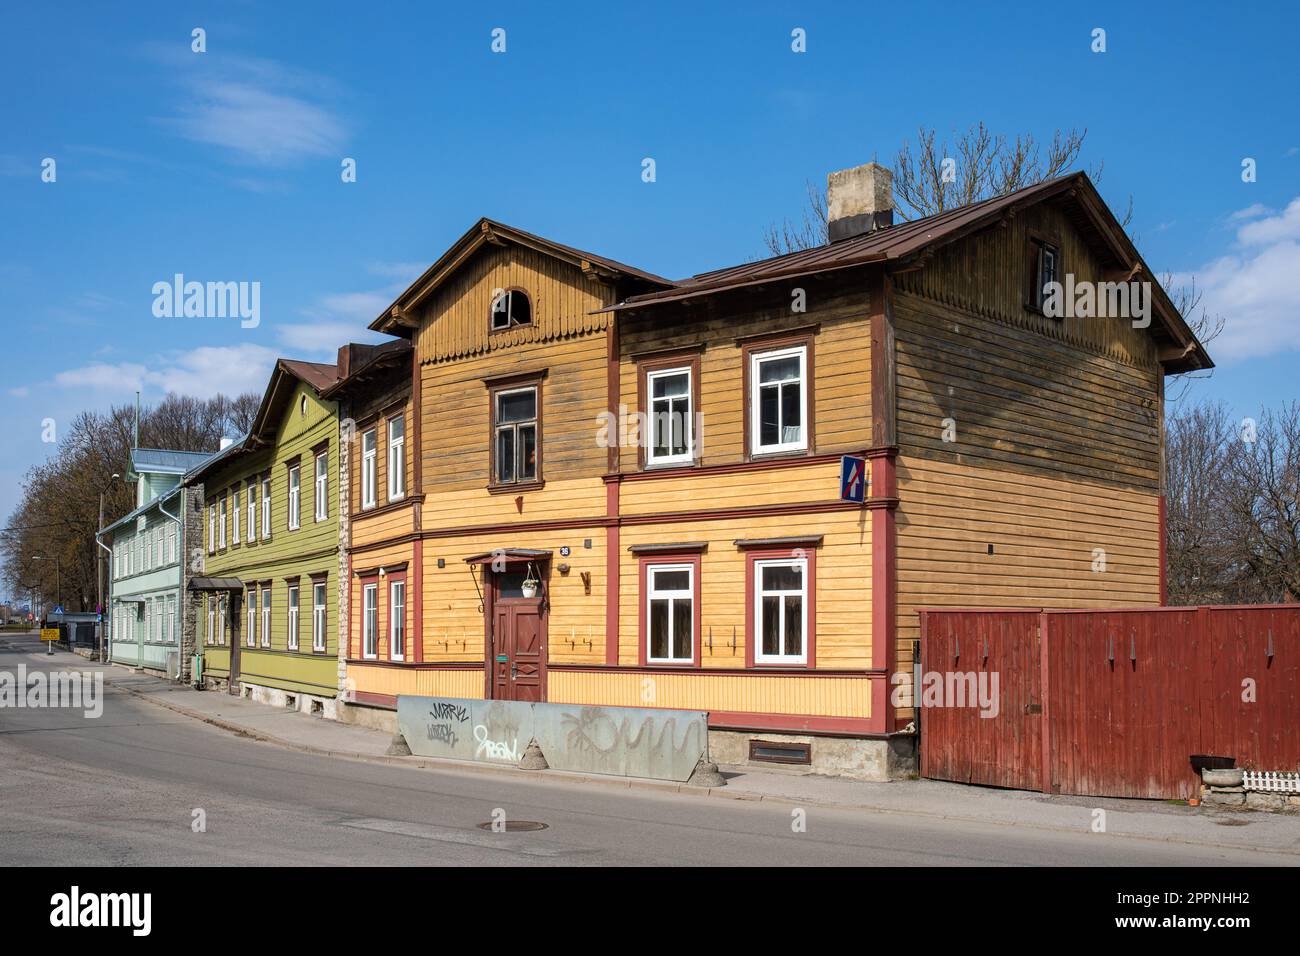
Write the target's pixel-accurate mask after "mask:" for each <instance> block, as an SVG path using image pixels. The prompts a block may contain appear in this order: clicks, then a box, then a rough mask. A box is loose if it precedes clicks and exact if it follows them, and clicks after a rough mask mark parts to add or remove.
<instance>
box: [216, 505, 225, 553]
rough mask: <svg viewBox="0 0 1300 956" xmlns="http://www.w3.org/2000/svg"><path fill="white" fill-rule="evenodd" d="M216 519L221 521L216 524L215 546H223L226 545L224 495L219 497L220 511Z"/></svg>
mask: <svg viewBox="0 0 1300 956" xmlns="http://www.w3.org/2000/svg"><path fill="white" fill-rule="evenodd" d="M217 520H218V521H219V522H221V523H220V524H219V525H217V547H219V548H224V547H225V546H226V499H225V498H224V497H223V498H222V499H221V512H220V514H219V515H218V516H217Z"/></svg>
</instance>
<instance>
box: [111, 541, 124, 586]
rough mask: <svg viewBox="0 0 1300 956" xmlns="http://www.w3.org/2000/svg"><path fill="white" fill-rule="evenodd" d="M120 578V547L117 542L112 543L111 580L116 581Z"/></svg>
mask: <svg viewBox="0 0 1300 956" xmlns="http://www.w3.org/2000/svg"><path fill="white" fill-rule="evenodd" d="M121 576H122V546H121V544H119V543H118V542H116V541H114V542H113V580H114V581H116V580H117V579H118V578H120V577H121Z"/></svg>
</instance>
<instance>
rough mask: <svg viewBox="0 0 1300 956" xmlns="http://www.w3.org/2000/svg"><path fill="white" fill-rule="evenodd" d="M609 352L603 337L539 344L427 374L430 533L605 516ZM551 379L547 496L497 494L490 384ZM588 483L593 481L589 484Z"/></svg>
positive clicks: (545, 445) (546, 419)
mask: <svg viewBox="0 0 1300 956" xmlns="http://www.w3.org/2000/svg"><path fill="white" fill-rule="evenodd" d="M607 368H608V365H607V362H606V343H605V337H604V336H603V335H585V336H581V337H575V338H571V339H565V340H563V341H556V342H549V343H533V344H529V345H521V346H519V347H518V348H515V349H511V350H510V351H509V353H508V356H507V355H503V354H498V353H493V354H491V355H487V356H481V357H478V358H474V359H466V360H462V361H458V362H452V363H443V364H435V365H428V366H425V367H424V370H423V379H424V395H423V414H424V423H423V429H422V436H421V437H422V441H423V455H424V459H423V461H424V472H423V481H424V487H425V491H426V492H427V498H426V501H425V504H424V509H423V524H424V527H426V528H430V529H436V528H440V527H453V526H460V525H470V524H483V523H495V522H501V521H518V520H543V519H547V518H556V517H572V516H574V515H583V514H593V513H595V514H600V513H602V512H603V511H604V489H603V486H602V485H601V483H600V481H599V475H601V474H602V473H603V472H604V471H605V465H606V454H607V453H606V449H605V448H603V447H602V446H601V445H599V444H598V443H597V430H598V428H599V424H600V420H599V416H600V414H601V413H602V412H604V411H605V410H606V398H605V395H606V379H607V374H606V370H607ZM543 369H545V370H546V371H547V375H546V378H545V379H544V380H543V382H542V385H541V389H542V408H541V411H542V427H541V446H542V478H543V479H544V480H545V482H546V486H545V487H544V488H541V489H538V490H533V491H525V492H521V494H523V496H524V502H525V506H524V510H523V511H522V513H521V512H520V510H519V508H518V506H517V505H516V504H515V498H516V497H517V495H516V494H515V493H512V492H510V491H503V492H501V493H499V494H491V493H489V492H488V490H487V486H488V481H489V478H490V469H489V460H490V459H489V441H490V438H489V435H490V431H491V417H490V416H491V401H490V397H489V392H488V388H487V386H486V385H485V384H484V379H485V378H490V377H495V376H501V375H507V374H513V373H516V372H519V373H522V372H536V371H540V370H543ZM583 479H585V481H584V480H583Z"/></svg>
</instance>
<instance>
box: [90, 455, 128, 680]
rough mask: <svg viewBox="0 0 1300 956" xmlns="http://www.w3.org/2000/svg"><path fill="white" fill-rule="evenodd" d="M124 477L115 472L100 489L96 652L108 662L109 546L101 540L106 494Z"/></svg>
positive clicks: (96, 576)
mask: <svg viewBox="0 0 1300 956" xmlns="http://www.w3.org/2000/svg"><path fill="white" fill-rule="evenodd" d="M121 477H122V476H121V475H119V474H118V473H117V472H113V476H112V477H111V478H109V479H108V483H107V484H105V485H104V486H103V487H101V488H100V489H99V531H98V532H96V534H95V543H96V544H97V545H99V547H100V550H99V552H98V553H96V555H95V558H96V560H95V614H96V616H97V619H96V621H95V644H96V647H95V651H96V655H97V656H98V658H99V659H100V660H101V661H104V660H107V659H108V658H107V657H106V656H105V653H104V652H105V648H104V561H105V560H106V559H105V557H104V554H105V553H106V552H107V553H111V552H109V549H108V545H106V544H104V542H103V541H101V540H100V538H101V536H102V535H103V534H104V492H106V491H107V490H108V486H109V485H111V484H112V483H113V482H115V481H117V480H118V479H120V478H121Z"/></svg>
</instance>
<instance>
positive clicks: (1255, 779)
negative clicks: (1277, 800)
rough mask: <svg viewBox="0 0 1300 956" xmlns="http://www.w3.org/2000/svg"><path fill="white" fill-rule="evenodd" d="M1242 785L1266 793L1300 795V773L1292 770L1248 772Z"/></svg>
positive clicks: (1243, 778) (1242, 780)
mask: <svg viewBox="0 0 1300 956" xmlns="http://www.w3.org/2000/svg"><path fill="white" fill-rule="evenodd" d="M1241 785H1242V786H1243V787H1245V788H1246V789H1247V790H1259V791H1262V792H1264V793H1300V773H1297V772H1295V771H1290V770H1247V771H1245V772H1244V773H1243V774H1242V779H1241Z"/></svg>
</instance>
